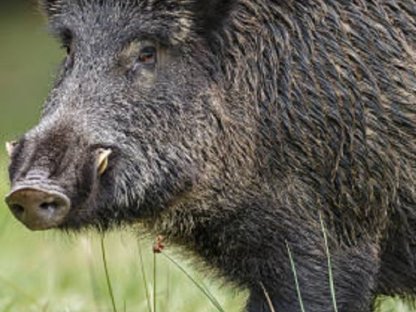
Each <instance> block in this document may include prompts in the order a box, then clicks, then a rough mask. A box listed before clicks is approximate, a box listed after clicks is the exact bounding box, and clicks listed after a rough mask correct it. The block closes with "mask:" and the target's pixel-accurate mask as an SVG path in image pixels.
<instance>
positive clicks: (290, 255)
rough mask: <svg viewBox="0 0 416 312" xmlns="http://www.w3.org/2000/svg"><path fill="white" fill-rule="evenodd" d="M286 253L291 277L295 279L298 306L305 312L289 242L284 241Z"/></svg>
mask: <svg viewBox="0 0 416 312" xmlns="http://www.w3.org/2000/svg"><path fill="white" fill-rule="evenodd" d="M286 248H287V253H288V254H289V260H290V266H291V267H292V272H293V277H294V279H295V286H296V292H297V294H298V300H299V306H300V310H301V311H302V312H305V307H304V305H303V300H302V294H301V292H300V287H299V281H298V274H297V271H296V265H295V260H294V259H293V255H292V251H291V250H290V247H289V243H288V242H286Z"/></svg>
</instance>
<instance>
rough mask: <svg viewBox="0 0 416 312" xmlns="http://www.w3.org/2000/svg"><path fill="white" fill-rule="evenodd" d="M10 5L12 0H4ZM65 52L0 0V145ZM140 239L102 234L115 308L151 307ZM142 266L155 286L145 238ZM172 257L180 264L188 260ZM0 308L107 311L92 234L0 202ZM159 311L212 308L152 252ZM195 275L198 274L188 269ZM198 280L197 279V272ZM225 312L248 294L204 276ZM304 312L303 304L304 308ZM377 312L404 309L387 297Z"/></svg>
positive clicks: (0, 171)
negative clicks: (29, 226) (41, 227)
mask: <svg viewBox="0 0 416 312" xmlns="http://www.w3.org/2000/svg"><path fill="white" fill-rule="evenodd" d="M9 3H10V2H9ZM62 55H63V53H62V51H60V50H59V47H58V45H57V43H55V42H54V41H53V40H52V39H50V38H49V37H48V36H47V31H46V29H45V26H44V23H43V21H42V18H41V16H40V14H39V13H38V12H37V11H36V10H34V5H33V3H32V4H30V3H25V2H23V1H20V2H19V1H15V2H13V5H8V6H6V5H5V4H1V3H0V105H1V114H0V143H1V144H3V143H4V142H5V141H6V140H11V139H13V138H16V137H18V136H19V135H20V134H22V133H24V132H25V131H26V130H28V129H29V128H30V127H31V126H33V125H35V124H36V122H37V119H38V116H39V111H40V107H41V104H42V102H43V101H44V99H45V97H46V94H47V91H48V89H49V88H50V85H51V82H52V79H53V73H54V70H55V69H56V67H57V65H58V63H59V60H60V58H61V57H62ZM6 171H7V159H6V156H5V152H4V150H3V149H1V151H0V198H3V197H4V195H5V194H6V193H7V191H8V187H9V186H8V183H7V173H6ZM138 241H139V239H138V238H137V237H135V235H134V233H132V232H128V231H120V232H117V233H111V234H109V235H108V236H106V238H105V244H106V250H107V253H108V265H109V271H110V276H111V280H112V285H113V289H114V295H115V300H116V304H117V307H118V310H119V311H139V312H141V311H149V310H148V305H147V301H146V296H145V287H144V284H143V275H142V274H141V266H140V261H139V260H140V257H139V244H138ZM140 245H141V248H142V251H143V254H144V260H145V263H144V271H145V274H146V277H147V284H148V286H149V288H150V289H152V286H151V284H152V276H153V254H152V252H151V242H150V241H148V240H144V241H143V240H142V241H141V243H140ZM167 249H168V250H167V252H168V253H170V254H173V257H174V258H175V259H178V260H179V262H180V263H181V265H185V266H186V263H187V261H186V259H184V258H181V257H180V256H179V255H175V253H174V251H172V250H171V248H170V247H168V248H167ZM0 250H1V252H0V311H13V312H14V311H25V312H26V311H36V312H37V311H53V312H55V311H56V312H60V311H71V312H75V311H100V312H101V311H112V308H111V301H110V296H109V294H108V289H107V285H106V282H105V274H104V269H103V262H102V258H101V250H100V237H98V236H97V235H96V234H94V233H90V234H85V235H78V236H74V237H70V236H68V235H64V234H61V233H56V232H47V233H32V232H29V231H28V230H26V229H25V228H24V227H23V226H21V225H20V224H18V223H17V222H16V221H15V220H14V219H13V218H12V217H11V214H10V213H9V211H8V210H7V208H6V207H5V205H4V204H3V201H2V200H1V201H0ZM156 267H157V281H158V283H157V299H158V304H157V306H158V311H162V312H168V311H169V312H172V311H175V312H176V311H181V312H188V311H189V312H191V311H192V312H194V311H216V310H215V308H213V306H212V305H211V303H210V302H209V301H208V300H207V298H206V297H205V296H204V295H203V294H202V293H201V292H200V291H199V290H198V288H197V287H195V286H194V285H193V284H192V282H190V281H189V279H188V278H186V277H185V275H184V274H183V273H181V272H180V271H179V270H178V269H177V268H176V267H175V266H173V265H172V264H171V263H170V262H168V261H167V260H166V259H165V258H164V257H163V256H161V255H158V256H157V266H156ZM187 270H189V272H191V274H192V275H193V276H198V274H197V273H194V271H192V270H191V269H189V268H188V269H187ZM197 278H198V279H199V280H202V279H201V277H197ZM204 283H205V284H207V285H209V288H210V289H212V291H213V293H214V294H215V296H216V297H217V298H218V300H219V301H220V302H221V304H222V305H223V307H224V309H225V311H227V312H234V311H235V312H237V311H241V309H242V307H243V306H244V302H245V298H246V294H245V293H244V292H236V291H233V290H232V289H228V288H226V287H222V288H220V287H219V284H218V283H214V282H213V281H208V280H206V279H204ZM305 308H306V310H307V307H305ZM380 311H382V312H393V311H394V312H409V311H411V310H410V308H407V307H405V306H404V305H403V304H402V303H401V302H398V301H396V300H393V299H388V300H385V301H384V303H383V305H382V308H381V310H380ZM149 312H150V311H149Z"/></svg>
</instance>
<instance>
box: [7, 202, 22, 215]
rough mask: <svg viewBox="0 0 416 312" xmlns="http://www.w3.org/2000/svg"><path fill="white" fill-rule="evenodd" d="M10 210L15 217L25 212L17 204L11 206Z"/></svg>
mask: <svg viewBox="0 0 416 312" xmlns="http://www.w3.org/2000/svg"><path fill="white" fill-rule="evenodd" d="M10 209H11V210H12V212H13V213H14V214H15V215H22V214H23V213H24V212H25V208H24V207H23V206H21V205H19V204H14V205H11V206H10Z"/></svg>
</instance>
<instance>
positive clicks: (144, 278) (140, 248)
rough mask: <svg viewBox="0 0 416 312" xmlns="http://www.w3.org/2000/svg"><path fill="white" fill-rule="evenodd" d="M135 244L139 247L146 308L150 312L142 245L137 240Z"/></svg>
mask: <svg viewBox="0 0 416 312" xmlns="http://www.w3.org/2000/svg"><path fill="white" fill-rule="evenodd" d="M137 245H138V248H139V257H140V268H141V271H142V276H143V283H144V289H145V292H146V301H147V308H148V310H149V312H152V306H151V304H150V296H149V287H148V285H147V279H146V272H145V269H144V261H143V252H142V246H141V245H140V241H138V242H137Z"/></svg>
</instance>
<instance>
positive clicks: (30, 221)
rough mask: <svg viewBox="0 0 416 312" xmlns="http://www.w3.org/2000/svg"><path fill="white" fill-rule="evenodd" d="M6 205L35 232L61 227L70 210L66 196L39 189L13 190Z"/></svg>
mask: <svg viewBox="0 0 416 312" xmlns="http://www.w3.org/2000/svg"><path fill="white" fill-rule="evenodd" d="M6 203H7V205H8V206H9V207H10V210H11V211H12V213H13V214H14V216H15V217H16V218H17V219H18V220H19V221H21V222H22V223H23V224H24V225H26V227H28V228H29V229H30V230H33V231H37V230H47V229H50V228H54V227H57V226H59V225H60V224H62V223H63V221H64V220H65V217H66V216H67V215H68V213H69V210H70V200H69V199H68V197H67V196H66V195H64V194H62V193H59V192H56V191H47V190H44V189H41V188H37V187H24V188H18V189H15V190H13V191H12V192H11V193H10V194H9V195H8V196H7V197H6Z"/></svg>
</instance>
